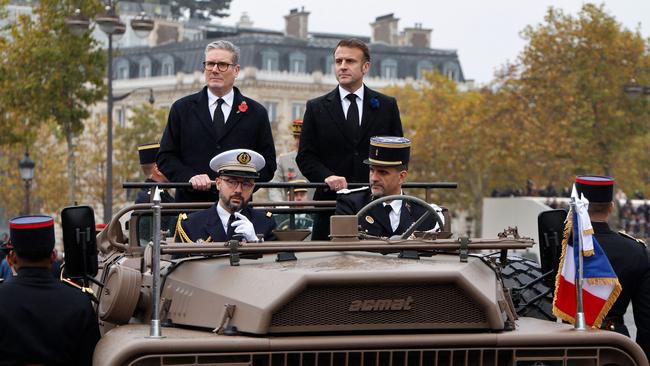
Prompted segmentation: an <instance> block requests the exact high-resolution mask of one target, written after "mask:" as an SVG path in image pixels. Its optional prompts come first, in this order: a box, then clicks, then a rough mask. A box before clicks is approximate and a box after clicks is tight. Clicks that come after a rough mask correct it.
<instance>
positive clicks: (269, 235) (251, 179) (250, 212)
mask: <svg viewBox="0 0 650 366" xmlns="http://www.w3.org/2000/svg"><path fill="white" fill-rule="evenodd" d="M264 164H265V161H264V157H262V155H260V154H258V153H256V152H255V151H253V150H248V149H235V150H228V151H224V152H222V153H221V154H218V155H217V156H215V157H214V158H212V160H211V161H210V169H212V170H214V171H215V172H217V178H216V184H217V189H218V191H219V201H217V202H216V203H215V204H214V205H213V206H212V207H210V208H208V209H206V210H203V211H199V212H195V213H192V214H190V215H189V216H188V215H185V214H181V215H179V218H178V223H177V225H176V234H177V235H179V236H180V239H181V241H183V242H187V243H189V242H197V241H205V242H223V241H227V240H230V239H231V238H232V236H233V235H234V234H241V235H243V237H244V239H245V240H246V241H247V242H257V241H259V240H260V238H263V239H264V240H275V235H274V234H273V230H274V229H275V227H276V224H275V221H274V220H273V218H272V217H271V216H272V215H271V213H270V212H266V213H265V212H262V211H259V210H255V209H252V208H251V207H249V206H248V203H249V202H250V199H251V196H252V195H253V189H254V188H255V179H256V178H258V177H259V171H260V170H262V168H264Z"/></svg>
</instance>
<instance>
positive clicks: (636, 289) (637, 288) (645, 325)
mask: <svg viewBox="0 0 650 366" xmlns="http://www.w3.org/2000/svg"><path fill="white" fill-rule="evenodd" d="M591 224H592V226H593V228H594V236H595V237H596V240H597V241H598V243H599V244H600V246H601V247H602V248H603V250H604V251H605V253H606V254H607V258H608V259H609V262H610V263H611V265H612V268H614V272H616V276H618V280H619V282H620V283H621V287H622V291H621V294H620V295H619V297H618V299H617V300H616V302H615V303H614V305H613V306H612V308H611V309H610V310H609V313H607V316H606V317H605V321H603V326H605V327H608V326H609V327H610V330H614V331H616V332H619V333H622V334H625V335H627V336H629V333H628V330H627V327H626V326H625V325H624V324H623V323H622V319H623V315H624V314H625V311H626V310H627V307H628V305H629V304H630V301H632V309H633V312H634V323H635V325H636V328H637V339H636V341H637V343H638V344H639V345H640V346H641V347H642V348H643V350H644V351H645V353H646V355H650V263H649V262H648V254H647V252H646V248H645V245H644V244H643V243H642V242H638V241H637V240H635V239H634V238H632V237H630V236H628V235H622V234H619V233H615V232H613V231H612V230H611V229H610V228H609V225H607V223H605V222H592V223H591ZM610 319H611V320H613V321H609V324H608V320H610ZM612 328H613V329H612Z"/></svg>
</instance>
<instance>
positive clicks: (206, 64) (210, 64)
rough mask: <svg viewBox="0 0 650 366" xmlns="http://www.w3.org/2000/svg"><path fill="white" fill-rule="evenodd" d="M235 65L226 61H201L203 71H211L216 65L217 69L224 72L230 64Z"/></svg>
mask: <svg viewBox="0 0 650 366" xmlns="http://www.w3.org/2000/svg"><path fill="white" fill-rule="evenodd" d="M235 65H236V64H229V63H227V62H214V61H203V67H204V68H205V71H212V70H214V67H215V66H216V67H217V70H219V71H221V72H226V71H228V68H229V67H230V66H235Z"/></svg>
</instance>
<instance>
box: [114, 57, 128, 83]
mask: <svg viewBox="0 0 650 366" xmlns="http://www.w3.org/2000/svg"><path fill="white" fill-rule="evenodd" d="M114 77H115V79H128V78H129V61H127V60H125V59H121V60H118V61H117V62H116V64H115V75H114Z"/></svg>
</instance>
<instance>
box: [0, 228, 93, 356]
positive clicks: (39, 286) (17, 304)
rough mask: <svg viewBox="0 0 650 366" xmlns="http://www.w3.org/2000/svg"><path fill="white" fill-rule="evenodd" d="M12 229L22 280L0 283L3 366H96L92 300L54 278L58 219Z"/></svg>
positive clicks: (15, 260) (11, 258) (12, 261)
mask: <svg viewBox="0 0 650 366" xmlns="http://www.w3.org/2000/svg"><path fill="white" fill-rule="evenodd" d="M9 230H10V233H11V247H10V249H11V251H10V253H9V255H8V258H9V263H10V264H11V266H12V267H14V268H15V269H16V271H17V275H16V277H14V279H13V281H11V282H10V283H3V284H0V329H1V330H2V331H0V365H26V364H39V365H41V364H42V365H45V364H47V365H90V364H91V363H92V357H93V351H94V349H95V345H96V344H97V341H99V326H98V321H97V316H96V315H95V311H94V310H93V307H92V305H91V303H90V299H89V298H88V296H86V295H85V294H84V293H82V292H81V291H79V290H77V289H74V288H72V287H69V286H66V285H64V284H63V283H61V282H60V281H59V280H58V279H55V278H54V277H52V273H51V272H50V266H51V265H52V263H53V262H54V261H55V259H56V253H55V252H54V220H53V219H52V218H51V217H49V216H22V217H17V218H14V219H12V220H11V221H9Z"/></svg>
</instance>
